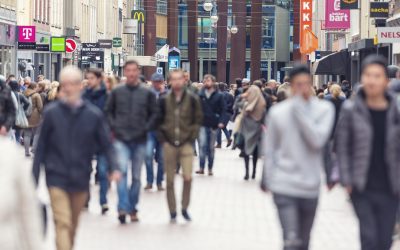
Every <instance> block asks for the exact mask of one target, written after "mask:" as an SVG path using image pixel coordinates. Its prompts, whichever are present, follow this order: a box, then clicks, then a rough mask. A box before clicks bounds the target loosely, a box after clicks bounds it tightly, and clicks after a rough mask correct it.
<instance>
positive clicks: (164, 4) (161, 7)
mask: <svg viewBox="0 0 400 250" xmlns="http://www.w3.org/2000/svg"><path fill="white" fill-rule="evenodd" d="M167 12H168V0H158V1H157V14H160V15H167Z"/></svg>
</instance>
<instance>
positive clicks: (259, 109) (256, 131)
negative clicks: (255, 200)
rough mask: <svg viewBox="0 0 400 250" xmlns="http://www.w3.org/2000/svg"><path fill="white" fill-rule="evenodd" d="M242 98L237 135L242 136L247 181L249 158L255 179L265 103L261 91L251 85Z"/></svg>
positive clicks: (246, 178)
mask: <svg viewBox="0 0 400 250" xmlns="http://www.w3.org/2000/svg"><path fill="white" fill-rule="evenodd" d="M242 96H243V98H244V100H245V104H244V108H243V118H242V121H241V125H240V132H239V133H240V134H241V135H243V142H244V145H243V148H242V152H243V155H244V163H245V170H246V173H245V177H244V179H245V180H248V179H249V168H250V166H249V165H250V156H252V157H253V172H252V175H251V178H252V179H255V178H256V169H257V161H258V156H259V152H258V151H259V149H261V146H260V143H261V136H262V124H263V122H264V117H265V113H266V102H265V99H264V96H263V95H262V92H261V89H260V88H259V87H257V86H255V85H252V86H251V87H250V88H249V90H248V91H247V92H246V93H244V94H242Z"/></svg>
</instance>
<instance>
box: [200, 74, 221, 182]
mask: <svg viewBox="0 0 400 250" xmlns="http://www.w3.org/2000/svg"><path fill="white" fill-rule="evenodd" d="M203 84H204V89H203V90H202V91H201V92H200V100H201V103H202V108H203V114H204V119H203V125H202V127H201V129H200V135H199V147H200V157H199V158H200V169H199V170H198V171H196V173H197V174H201V175H203V174H204V169H205V167H206V161H207V163H208V174H209V175H210V176H212V175H213V174H214V172H213V167H214V156H215V140H216V135H217V129H218V128H220V129H223V128H224V127H225V125H224V121H226V117H227V112H226V104H225V100H224V96H223V95H222V94H221V93H220V92H218V90H217V85H216V79H215V77H214V76H213V75H205V76H204V80H203Z"/></svg>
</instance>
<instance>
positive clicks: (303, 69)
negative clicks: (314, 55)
mask: <svg viewBox="0 0 400 250" xmlns="http://www.w3.org/2000/svg"><path fill="white" fill-rule="evenodd" d="M301 74H307V75H311V72H310V69H309V68H308V66H307V65H304V64H299V65H296V66H294V67H293V68H292V70H291V71H290V72H289V79H290V82H292V81H293V78H295V77H296V76H298V75H301Z"/></svg>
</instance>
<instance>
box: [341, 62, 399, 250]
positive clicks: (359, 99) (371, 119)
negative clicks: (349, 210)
mask: <svg viewBox="0 0 400 250" xmlns="http://www.w3.org/2000/svg"><path fill="white" fill-rule="evenodd" d="M386 61H387V60H386V59H385V58H383V57H381V56H376V55H373V56H371V57H368V58H366V59H365V61H364V62H363V66H362V69H361V86H362V89H361V90H360V91H359V93H358V94H357V96H355V98H354V99H353V100H352V101H349V102H347V103H345V105H344V106H343V108H342V111H341V115H340V118H339V123H338V126H337V130H336V136H335V140H336V142H335V144H336V145H335V148H336V152H337V156H338V159H339V167H340V175H341V183H342V185H343V186H345V187H346V189H347V192H348V193H349V195H350V197H351V200H352V202H353V206H354V210H355V212H356V214H357V217H358V219H359V221H360V235H361V249H362V250H389V249H390V248H391V245H392V234H393V230H394V225H395V220H396V210H397V208H398V205H399V195H400V182H399V180H400V154H399V152H400V116H399V115H400V113H399V110H398V107H397V101H396V97H394V96H392V95H390V94H389V93H388V92H387V87H388V84H389V78H388V71H387V67H386V66H387V65H386Z"/></svg>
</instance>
